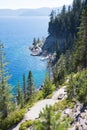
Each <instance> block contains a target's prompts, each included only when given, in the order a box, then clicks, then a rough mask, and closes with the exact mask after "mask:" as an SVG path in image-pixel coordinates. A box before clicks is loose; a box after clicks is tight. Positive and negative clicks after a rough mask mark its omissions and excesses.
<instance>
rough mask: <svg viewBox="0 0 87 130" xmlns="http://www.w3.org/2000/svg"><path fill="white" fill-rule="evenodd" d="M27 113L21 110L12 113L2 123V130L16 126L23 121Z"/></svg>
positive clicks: (0, 126) (0, 125)
mask: <svg viewBox="0 0 87 130" xmlns="http://www.w3.org/2000/svg"><path fill="white" fill-rule="evenodd" d="M25 112H26V110H25V109H21V110H17V111H15V112H13V113H11V114H10V115H8V117H7V118H5V119H3V121H1V122H0V128H1V129H2V130H7V129H9V128H10V127H12V126H13V125H16V124H17V123H18V122H20V121H21V120H22V119H23V117H24V114H25Z"/></svg>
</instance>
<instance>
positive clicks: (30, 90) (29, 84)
mask: <svg viewBox="0 0 87 130" xmlns="http://www.w3.org/2000/svg"><path fill="white" fill-rule="evenodd" d="M34 92H35V87H34V81H33V75H32V72H31V71H29V74H28V80H27V95H28V98H31V96H32V95H33V94H34Z"/></svg>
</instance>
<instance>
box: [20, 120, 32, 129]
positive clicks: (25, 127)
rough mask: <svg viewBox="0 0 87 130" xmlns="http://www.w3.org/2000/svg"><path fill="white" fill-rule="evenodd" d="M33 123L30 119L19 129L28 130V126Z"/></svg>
mask: <svg viewBox="0 0 87 130" xmlns="http://www.w3.org/2000/svg"><path fill="white" fill-rule="evenodd" d="M32 125H33V121H31V120H29V121H26V122H23V123H22V124H21V126H20V128H19V130H27V128H28V127H30V126H32Z"/></svg>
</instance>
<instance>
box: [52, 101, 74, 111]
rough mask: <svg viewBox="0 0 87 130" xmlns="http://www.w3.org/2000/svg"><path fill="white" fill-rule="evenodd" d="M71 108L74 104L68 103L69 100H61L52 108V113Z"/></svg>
mask: <svg viewBox="0 0 87 130" xmlns="http://www.w3.org/2000/svg"><path fill="white" fill-rule="evenodd" d="M68 107H69V108H73V107H74V104H73V103H72V102H70V101H69V100H66V99H64V100H62V101H60V102H58V103H56V104H55V105H54V106H53V110H54V111H58V110H64V109H66V108H68Z"/></svg>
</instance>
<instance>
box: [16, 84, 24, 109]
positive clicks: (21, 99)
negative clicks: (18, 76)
mask: <svg viewBox="0 0 87 130" xmlns="http://www.w3.org/2000/svg"><path fill="white" fill-rule="evenodd" d="M17 103H18V105H20V106H21V108H22V107H23V106H24V94H23V91H22V88H21V86H20V82H18V84H17Z"/></svg>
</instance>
